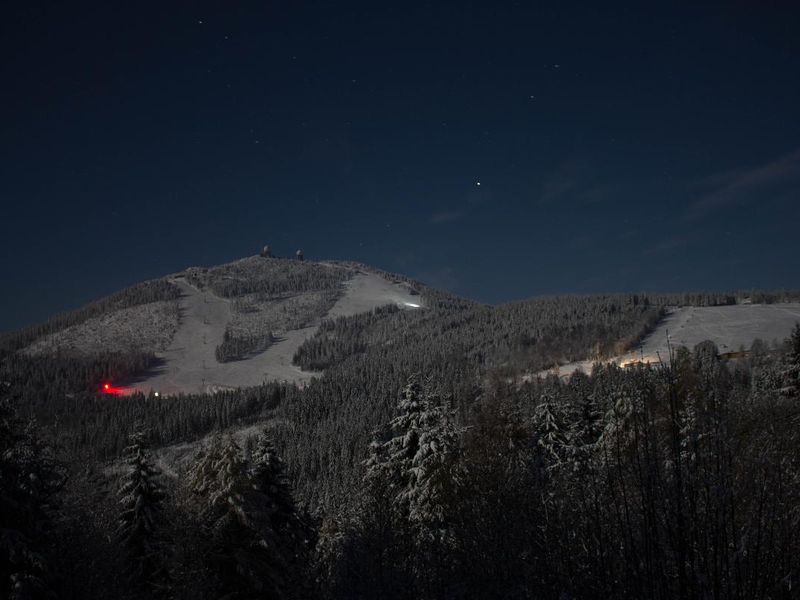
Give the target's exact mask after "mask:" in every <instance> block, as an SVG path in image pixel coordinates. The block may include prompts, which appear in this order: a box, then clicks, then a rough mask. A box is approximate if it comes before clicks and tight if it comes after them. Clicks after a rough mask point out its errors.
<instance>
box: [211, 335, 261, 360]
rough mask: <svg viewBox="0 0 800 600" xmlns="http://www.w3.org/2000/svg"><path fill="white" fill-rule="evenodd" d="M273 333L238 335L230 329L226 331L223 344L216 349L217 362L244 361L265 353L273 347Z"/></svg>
mask: <svg viewBox="0 0 800 600" xmlns="http://www.w3.org/2000/svg"><path fill="white" fill-rule="evenodd" d="M273 341H274V340H273V337H272V334H271V333H265V334H264V335H237V334H234V333H233V332H231V330H230V328H226V329H225V333H224V334H223V336H222V342H221V343H220V344H219V345H218V346H217V347H216V348H214V356H215V357H216V359H217V362H221V363H225V362H230V361H232V360H242V359H244V358H247V356H248V355H250V354H254V353H257V352H263V351H264V350H266V349H267V348H269V347H270V346H271V345H272V342H273Z"/></svg>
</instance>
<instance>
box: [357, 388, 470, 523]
mask: <svg viewBox="0 0 800 600" xmlns="http://www.w3.org/2000/svg"><path fill="white" fill-rule="evenodd" d="M397 413H398V414H397V416H396V417H395V418H394V419H392V421H391V422H390V423H389V428H388V432H389V437H388V439H386V440H383V441H382V440H380V439H377V440H375V441H374V442H373V444H372V445H371V447H370V457H369V458H368V459H367V462H366V466H367V474H366V481H367V483H373V482H374V481H375V480H379V481H380V482H381V485H385V486H386V487H387V488H388V489H389V491H390V493H391V494H392V497H393V498H392V499H393V504H394V509H395V513H396V515H397V516H398V517H399V518H401V519H407V520H408V521H409V522H410V523H415V524H419V525H421V526H424V527H426V528H428V529H437V528H441V527H443V526H444V525H445V524H446V514H445V512H446V504H447V495H448V493H450V492H451V491H452V489H453V488H454V487H455V485H456V484H457V483H458V478H459V469H458V461H457V458H458V454H459V444H460V434H461V431H460V430H459V429H458V428H457V427H456V425H455V419H454V415H453V411H452V410H451V409H449V408H448V407H446V406H445V405H444V403H443V401H442V399H441V398H440V397H439V396H437V395H435V394H431V393H429V392H428V391H426V390H425V389H424V388H423V387H422V386H421V385H420V384H419V383H418V382H417V381H416V380H412V381H411V382H410V383H409V384H408V385H407V386H406V387H405V389H404V390H403V392H402V394H401V396H400V401H399V402H398V405H397Z"/></svg>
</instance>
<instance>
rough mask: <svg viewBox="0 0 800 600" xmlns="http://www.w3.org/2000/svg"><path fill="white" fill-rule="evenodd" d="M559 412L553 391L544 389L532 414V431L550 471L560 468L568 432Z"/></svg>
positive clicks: (549, 388) (548, 388) (559, 408)
mask: <svg viewBox="0 0 800 600" xmlns="http://www.w3.org/2000/svg"><path fill="white" fill-rule="evenodd" d="M561 412H562V411H561V407H560V406H558V404H557V402H556V397H555V390H554V389H553V388H552V387H547V388H545V389H544V390H543V392H542V395H541V397H540V398H539V403H538V404H537V406H536V408H535V410H534V412H533V430H534V432H535V434H536V440H537V444H538V446H539V448H540V449H541V450H542V452H543V454H544V455H545V456H546V457H547V461H548V465H549V468H550V469H554V468H558V467H560V466H561V464H562V461H563V459H564V454H565V453H566V446H567V433H568V432H567V429H566V426H565V425H564V419H563V415H562V414H561Z"/></svg>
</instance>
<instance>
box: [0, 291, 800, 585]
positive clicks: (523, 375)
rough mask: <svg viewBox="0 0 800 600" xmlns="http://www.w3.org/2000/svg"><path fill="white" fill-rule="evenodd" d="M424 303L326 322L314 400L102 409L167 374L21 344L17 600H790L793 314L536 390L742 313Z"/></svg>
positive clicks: (13, 418)
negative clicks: (759, 329)
mask: <svg viewBox="0 0 800 600" xmlns="http://www.w3.org/2000/svg"><path fill="white" fill-rule="evenodd" d="M151 289H152V290H153V291H152V292H151V291H149V290H151ZM152 293H155V294H158V297H159V298H160V297H161V296H162V295H164V294H167V295H169V294H171V293H172V292H171V291H170V289H169V288H167V287H161V286H156V287H150V288H144V291H142V292H139V291H136V292H134V293H133V294H134V295H133V296H131V298H133V299H132V300H127V301H126V300H125V298H127V297H128V295H126V294H123V295H122V301H123V302H130V303H135V302H136V298H137V297H139V294H144V295H143V296H142V300H140V301H142V302H145V301H148V300H147V298H148V297H149V295H150V294H152ZM423 295H424V296H425V299H426V301H427V303H428V306H429V308H428V309H427V310H425V311H401V310H397V309H395V308H383V309H378V310H375V311H373V312H371V313H366V314H362V315H357V316H355V317H347V318H341V319H338V320H336V321H329V322H324V323H323V325H322V326H321V327H320V328H319V330H318V332H317V334H316V335H315V336H314V337H312V338H310V339H309V340H307V342H306V343H305V344H304V345H302V346H301V347H300V350H299V351H298V353H297V355H296V357H295V360H296V362H297V363H298V364H300V365H302V366H304V367H308V368H311V369H315V370H320V369H325V372H324V375H322V376H321V377H319V378H315V379H312V381H311V382H310V383H309V384H307V385H305V386H303V387H297V386H295V385H289V384H280V383H277V382H276V383H271V384H266V385H263V386H260V387H255V388H248V389H241V390H235V391H222V392H219V393H217V394H215V395H201V396H191V395H181V396H177V397H170V398H163V397H157V396H154V395H150V396H142V395H141V394H140V395H133V396H111V397H109V396H104V395H101V394H98V393H97V386H98V383H99V382H101V381H103V380H105V379H107V378H113V379H114V380H117V381H119V380H126V379H129V380H130V379H133V378H135V376H136V375H137V374H138V373H141V372H143V371H146V370H147V369H148V368H152V367H153V365H154V364H157V362H158V359H157V358H156V357H155V356H154V355H151V354H146V353H144V354H135V353H134V354H107V355H96V356H92V357H86V356H82V357H74V356H49V357H43V356H29V355H26V354H24V353H20V352H18V351H17V349H18V348H19V347H20V344H21V342H20V337H21V336H24V337H25V339H26V340H27V339H28V338H30V337H32V336H33V333H31V331H32V330H28V331H24V332H22V333H21V334H18V336H17V337H14V336H10V337H8V338H6V340H4V350H3V355H2V363H1V364H2V378H1V379H2V402H0V417H1V420H0V428H2V435H0V440H1V441H0V444H2V452H0V461H1V462H0V484H2V495H0V502H2V506H1V507H0V515H2V517H0V518H1V519H2V525H1V526H0V541H1V542H2V543H0V582H2V586H3V587H2V594H3V597H13V598H108V597H119V598H137V599H138V598H142V599H143V598H310V599H313V598H321V599H328V598H330V599H334V598H397V599H405V598H409V599H410V598H431V599H433V598H553V599H562V598H576V599H577V598H599V597H609V598H665V599H666V598H731V599H733V598H740V599H751V598H793V597H796V596H797V594H798V589H799V588H798V586H800V453H799V452H798V448H800V439H798V435H800V434H798V431H800V325H798V326H797V327H796V328H795V329H794V332H793V333H792V335H791V337H790V338H789V339H787V340H783V341H780V342H779V343H777V344H776V343H773V342H766V341H764V342H762V341H757V342H756V343H754V345H753V347H752V348H750V349H749V350H750V351H749V353H747V354H746V356H744V357H743V358H739V359H736V360H725V359H724V358H723V357H721V356H720V352H719V349H718V348H716V347H715V346H714V344H713V343H711V342H704V343H702V344H699V345H698V346H696V347H695V348H691V349H687V348H682V347H680V348H674V349H673V351H672V352H671V355H670V356H669V357H664V360H663V361H662V363H660V364H655V365H635V366H630V367H627V368H620V367H617V366H615V365H600V364H598V365H596V366H595V368H594V369H593V370H592V372H591V373H590V374H584V373H582V372H578V373H576V374H574V375H572V376H571V377H569V378H567V379H564V378H559V377H557V376H556V375H549V376H539V377H530V376H529V375H530V373H532V372H538V371H539V370H540V369H543V368H547V367H548V366H550V365H552V364H553V363H554V362H557V361H563V360H566V359H576V358H597V359H600V358H602V357H603V356H606V355H610V354H613V353H614V352H618V351H620V350H624V349H627V348H629V347H632V346H635V344H636V343H637V341H638V340H640V339H641V338H642V337H643V336H645V335H646V334H647V333H648V332H649V331H651V330H652V328H653V326H654V324H655V323H657V321H658V320H659V319H660V318H661V317H662V316H663V314H664V308H665V307H666V306H667V305H669V304H670V303H679V302H687V303H692V302H693V303H696V304H703V303H708V304H715V303H726V302H728V301H730V298H728V297H726V296H720V297H711V296H702V295H699V296H697V297H694V298H689V297H688V296H684V297H677V296H648V295H636V296H633V295H618V296H595V297H591V296H587V297H565V298H542V299H536V300H532V301H528V302H524V303H517V304H512V305H504V306H500V307H495V308H491V307H485V306H482V305H477V304H474V303H471V302H468V301H463V300H460V299H458V298H455V297H452V296H449V295H447V294H442V293H440V292H436V291H434V290H430V289H424V290H423ZM765 298H766V299H767V300H769V299H770V298H772V299H778V297H777V296H767V297H765ZM99 306H102V303H100V304H99ZM87 310H88V311H91V310H98V309H92V308H89V309H87ZM82 314H83V313H80V314H79V315H78V316H77V317H75V316H73V317H67V316H65V317H62V318H61V319H62V321H64V322H65V323H68V322H71V321H72V320H74V319H78V318H81V315H82ZM47 327H51V328H53V327H56V325H49V326H47ZM45 329H46V328H45Z"/></svg>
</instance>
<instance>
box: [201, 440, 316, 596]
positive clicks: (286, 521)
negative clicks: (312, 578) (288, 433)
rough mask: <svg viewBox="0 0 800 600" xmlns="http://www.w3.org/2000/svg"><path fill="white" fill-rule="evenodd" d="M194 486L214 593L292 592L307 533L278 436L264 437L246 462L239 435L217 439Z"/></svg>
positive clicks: (272, 593)
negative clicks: (277, 451)
mask: <svg viewBox="0 0 800 600" xmlns="http://www.w3.org/2000/svg"><path fill="white" fill-rule="evenodd" d="M189 485H190V488H191V490H192V491H193V492H194V495H195V500H194V506H195V510H196V511H197V514H198V517H199V521H200V523H201V525H202V527H203V530H204V532H205V533H204V538H205V541H204V548H203V554H204V556H205V562H206V565H207V567H208V569H209V571H210V573H209V575H210V577H211V585H212V586H213V587H214V588H215V589H214V592H213V593H214V594H217V595H219V596H222V597H225V598H255V597H258V598H261V597H266V598H288V597H293V594H294V592H295V591H296V590H297V586H298V585H299V584H298V579H299V578H298V577H296V576H295V575H296V573H297V572H298V570H299V569H300V568H301V566H302V565H303V564H304V559H305V554H304V545H305V544H306V541H307V538H308V535H307V533H306V531H305V530H304V528H303V526H302V523H301V521H300V519H299V518H298V516H297V511H296V509H295V505H294V501H293V499H292V496H291V492H290V489H289V485H288V482H287V480H286V475H285V471H284V468H283V463H282V461H281V460H280V458H279V457H278V456H277V454H275V451H274V449H273V448H272V444H271V442H270V441H269V440H268V439H267V438H266V437H264V436H262V439H260V440H259V442H258V444H257V446H256V448H255V449H254V451H253V456H252V461H246V460H245V459H244V457H243V453H242V450H241V448H240V447H239V446H238V444H237V443H236V442H235V440H234V439H233V438H232V437H230V436H228V437H226V438H225V439H224V440H223V439H219V438H218V439H216V440H215V441H214V442H213V443H212V444H211V446H210V447H209V449H208V450H207V451H205V452H204V453H203V454H202V455H201V456H200V457H199V460H198V463H197V464H196V465H195V466H194V468H193V469H192V471H191V479H190V482H189Z"/></svg>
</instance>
